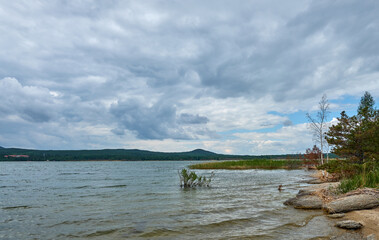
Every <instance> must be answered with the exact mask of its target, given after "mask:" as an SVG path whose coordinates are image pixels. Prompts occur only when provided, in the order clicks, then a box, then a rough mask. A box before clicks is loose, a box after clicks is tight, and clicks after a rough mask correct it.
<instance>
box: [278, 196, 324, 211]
mask: <svg viewBox="0 0 379 240" xmlns="http://www.w3.org/2000/svg"><path fill="white" fill-rule="evenodd" d="M284 205H290V206H293V207H294V208H300V209H321V208H322V200H321V198H319V197H318V196H315V195H300V196H296V197H294V198H291V199H288V200H287V201H285V202H284Z"/></svg>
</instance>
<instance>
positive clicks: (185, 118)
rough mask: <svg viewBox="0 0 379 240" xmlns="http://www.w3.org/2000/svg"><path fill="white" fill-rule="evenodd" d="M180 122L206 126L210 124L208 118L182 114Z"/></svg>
mask: <svg viewBox="0 0 379 240" xmlns="http://www.w3.org/2000/svg"><path fill="white" fill-rule="evenodd" d="M179 122H180V123H183V124H205V123H207V122H209V119H208V118H207V117H203V116H199V115H198V114H197V115H193V114H189V113H182V114H180V117H179Z"/></svg>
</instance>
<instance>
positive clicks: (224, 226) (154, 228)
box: [0, 161, 332, 239]
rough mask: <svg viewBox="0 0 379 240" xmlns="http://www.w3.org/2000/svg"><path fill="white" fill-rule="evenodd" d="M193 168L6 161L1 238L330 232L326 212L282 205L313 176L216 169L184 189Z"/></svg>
mask: <svg viewBox="0 0 379 240" xmlns="http://www.w3.org/2000/svg"><path fill="white" fill-rule="evenodd" d="M190 163H191V162H188V161H156V162H13V163H12V162H0V239H311V238H314V237H317V236H327V235H329V234H330V232H331V231H332V229H331V228H330V226H329V225H328V224H329V223H328V222H327V221H328V219H327V218H325V217H324V216H323V215H322V213H321V212H320V211H301V210H295V209H293V208H291V207H287V206H284V205H283V204H282V203H283V202H284V201H285V200H287V199H288V198H290V197H293V196H294V195H295V194H296V193H297V191H298V187H299V186H303V185H306V184H303V183H301V181H303V180H304V179H308V175H309V172H306V171H303V170H292V171H287V170H244V171H230V170H216V171H215V177H214V180H213V182H212V187H211V188H198V189H190V190H183V189H181V188H180V187H179V177H178V173H177V171H178V170H179V169H181V168H183V167H186V166H188V165H189V164H190ZM196 172H197V173H200V174H210V172H211V171H207V170H197V171H196ZM279 184H283V185H284V191H282V192H279V191H278V190H277V187H278V185H279ZM320 229H322V230H321V231H320Z"/></svg>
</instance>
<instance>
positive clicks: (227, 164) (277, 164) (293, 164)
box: [189, 159, 301, 170]
mask: <svg viewBox="0 0 379 240" xmlns="http://www.w3.org/2000/svg"><path fill="white" fill-rule="evenodd" d="M189 168H191V169H230V170H244V169H299V168H301V161H299V160H269V159H253V160H240V161H221V162H206V163H199V164H193V165H190V166H189Z"/></svg>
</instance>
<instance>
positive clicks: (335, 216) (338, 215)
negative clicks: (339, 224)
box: [328, 213, 345, 218]
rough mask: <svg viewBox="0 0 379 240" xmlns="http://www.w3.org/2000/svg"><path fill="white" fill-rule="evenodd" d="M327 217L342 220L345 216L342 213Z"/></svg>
mask: <svg viewBox="0 0 379 240" xmlns="http://www.w3.org/2000/svg"><path fill="white" fill-rule="evenodd" d="M328 217H329V218H343V217H345V214H344V213H335V214H329V215H328Z"/></svg>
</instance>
